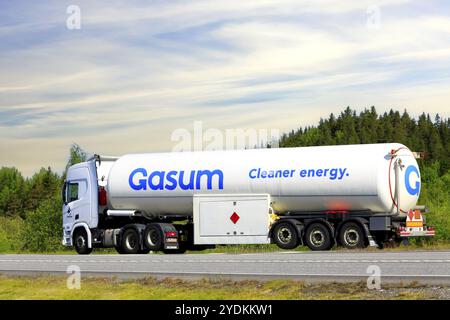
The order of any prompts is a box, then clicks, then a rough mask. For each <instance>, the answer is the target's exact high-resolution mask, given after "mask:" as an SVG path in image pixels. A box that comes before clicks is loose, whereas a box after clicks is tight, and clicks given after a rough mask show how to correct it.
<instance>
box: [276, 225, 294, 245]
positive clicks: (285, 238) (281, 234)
mask: <svg viewBox="0 0 450 320" xmlns="http://www.w3.org/2000/svg"><path fill="white" fill-rule="evenodd" d="M278 239H279V240H280V242H282V243H289V241H291V239H292V234H291V231H290V230H289V229H288V228H286V227H283V228H280V229H279V230H278Z"/></svg>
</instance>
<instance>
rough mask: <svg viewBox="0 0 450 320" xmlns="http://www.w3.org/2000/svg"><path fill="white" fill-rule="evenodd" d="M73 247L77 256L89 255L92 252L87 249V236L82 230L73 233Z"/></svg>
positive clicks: (90, 249)
mask: <svg viewBox="0 0 450 320" xmlns="http://www.w3.org/2000/svg"><path fill="white" fill-rule="evenodd" d="M73 245H74V247H75V250H76V251H77V253H78V254H89V253H91V252H92V248H89V247H88V235H87V233H86V230H84V229H78V230H77V231H76V232H75V235H74V237H73Z"/></svg>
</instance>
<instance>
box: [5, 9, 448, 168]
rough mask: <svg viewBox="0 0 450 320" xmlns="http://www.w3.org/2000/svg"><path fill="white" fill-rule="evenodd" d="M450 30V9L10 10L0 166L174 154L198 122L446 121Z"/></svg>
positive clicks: (286, 125) (279, 125)
mask: <svg viewBox="0 0 450 320" xmlns="http://www.w3.org/2000/svg"><path fill="white" fill-rule="evenodd" d="M69 5H77V6H78V7H79V8H80V10H81V29H79V30H69V29H68V28H67V27H66V20H67V18H68V17H69V14H67V13H66V9H67V7H68V6H69ZM374 10H375V11H374ZM449 18H450V4H449V2H448V1H407V0H390V1H381V0H379V1H364V0H362V1H361V0H360V1H330V0H318V1H311V0H308V1H302V0H297V1H293V0H279V1H267V0H249V1H242V0H241V1H233V0H232V1H211V0H210V1H104V2H103V1H95V2H94V1H47V2H45V1H39V3H38V2H30V1H5V0H0V165H2V166H16V167H18V168H19V169H20V170H22V171H23V172H24V174H25V175H30V174H32V173H33V172H35V171H37V170H38V169H39V168H40V167H41V166H44V167H47V166H48V165H50V166H52V167H53V168H54V169H55V170H58V171H60V170H62V168H63V167H64V164H65V162H66V158H67V154H68V148H69V147H70V144H71V143H73V142H77V143H79V144H80V145H81V146H82V147H84V148H85V149H87V150H88V151H90V152H95V153H100V154H111V155H121V154H125V153H130V152H156V151H169V150H171V148H172V147H173V145H174V142H173V141H171V140H170V137H171V133H172V132H173V131H174V130H176V129H178V128H186V129H188V130H190V129H192V126H193V121H202V122H203V127H204V128H205V129H207V128H217V129H220V130H225V129H227V128H256V129H259V128H266V129H272V128H274V129H279V130H280V131H281V132H284V131H289V130H291V129H293V128H297V127H299V126H303V125H310V124H314V123H316V122H317V121H318V120H319V118H320V117H321V116H326V115H328V114H329V113H330V112H335V113H336V112H339V111H341V110H342V109H343V108H345V107H346V106H347V105H349V106H351V107H353V108H356V109H357V110H361V109H363V108H364V107H370V106H372V105H375V106H376V107H377V109H378V110H379V111H380V112H381V111H384V110H387V109H389V108H391V107H392V108H395V109H399V110H403V109H407V110H408V111H409V112H410V113H411V114H412V115H418V114H420V113H421V112H423V111H425V112H430V113H432V114H434V113H439V114H441V115H442V116H444V117H448V116H449V115H450V112H449V111H450V103H449V101H450V19H449Z"/></svg>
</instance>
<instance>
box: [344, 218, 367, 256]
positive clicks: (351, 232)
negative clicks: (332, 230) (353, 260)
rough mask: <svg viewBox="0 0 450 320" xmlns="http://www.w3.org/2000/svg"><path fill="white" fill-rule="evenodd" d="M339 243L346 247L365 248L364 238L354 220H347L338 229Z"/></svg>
mask: <svg viewBox="0 0 450 320" xmlns="http://www.w3.org/2000/svg"><path fill="white" fill-rule="evenodd" d="M339 243H340V244H341V245H342V246H343V247H345V248H347V249H357V248H365V247H366V240H365V237H364V231H363V230H362V228H361V226H360V225H359V224H358V223H355V222H347V223H346V224H344V225H343V226H342V227H341V229H340V231H339Z"/></svg>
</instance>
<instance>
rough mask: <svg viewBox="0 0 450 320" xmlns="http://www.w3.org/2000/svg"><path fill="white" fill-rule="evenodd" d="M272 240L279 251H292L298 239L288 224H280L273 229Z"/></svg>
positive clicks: (293, 228)
mask: <svg viewBox="0 0 450 320" xmlns="http://www.w3.org/2000/svg"><path fill="white" fill-rule="evenodd" d="M272 238H273V241H274V242H275V244H276V245H277V246H278V247H279V248H281V249H294V248H296V247H297V246H298V243H299V239H298V234H297V230H296V228H295V227H294V226H293V225H292V224H291V223H289V222H280V223H278V224H277V225H276V226H275V228H274V229H273V233H272Z"/></svg>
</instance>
